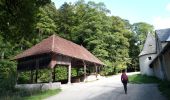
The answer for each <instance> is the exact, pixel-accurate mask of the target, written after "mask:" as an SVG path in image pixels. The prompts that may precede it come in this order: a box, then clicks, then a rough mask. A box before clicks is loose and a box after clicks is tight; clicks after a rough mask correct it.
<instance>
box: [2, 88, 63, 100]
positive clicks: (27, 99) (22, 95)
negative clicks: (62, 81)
mask: <svg viewBox="0 0 170 100" xmlns="http://www.w3.org/2000/svg"><path fill="white" fill-rule="evenodd" d="M60 91H61V89H55V90H45V91H40V90H39V91H28V90H15V91H13V92H12V91H9V92H4V93H2V94H1V96H0V100H42V99H45V98H47V97H50V96H52V95H55V94H58V93H59V92H60Z"/></svg>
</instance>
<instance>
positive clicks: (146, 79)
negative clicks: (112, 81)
mask: <svg viewBox="0 0 170 100" xmlns="http://www.w3.org/2000/svg"><path fill="white" fill-rule="evenodd" d="M128 77H129V82H130V83H136V84H143V83H159V82H161V80H159V79H157V78H156V77H152V76H146V75H141V74H135V75H129V76H128Z"/></svg>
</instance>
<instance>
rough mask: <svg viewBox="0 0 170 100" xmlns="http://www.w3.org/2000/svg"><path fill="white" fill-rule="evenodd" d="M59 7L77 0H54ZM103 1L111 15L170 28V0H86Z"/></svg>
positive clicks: (134, 21) (131, 21)
mask: <svg viewBox="0 0 170 100" xmlns="http://www.w3.org/2000/svg"><path fill="white" fill-rule="evenodd" d="M52 1H53V2H54V3H55V5H56V7H57V8H59V7H60V6H61V5H62V4H63V3H64V2H71V3H74V2H76V1H77V0H52ZM85 1H86V2H88V1H94V2H96V3H98V2H103V3H104V4H105V5H106V8H108V9H109V10H110V11H111V15H114V16H120V17H121V18H124V19H127V20H129V21H130V23H131V24H132V23H136V22H147V23H149V24H152V25H154V27H155V29H163V28H170V0H85Z"/></svg>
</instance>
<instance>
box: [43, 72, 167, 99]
mask: <svg viewBox="0 0 170 100" xmlns="http://www.w3.org/2000/svg"><path fill="white" fill-rule="evenodd" d="M131 74H134V73H131ZM45 100H166V98H165V97H164V96H162V95H161V93H160V92H159V90H158V88H157V84H128V92H127V94H125V93H124V90H123V85H122V83H121V82H120V74H119V75H114V76H111V77H107V78H101V79H100V80H98V81H93V82H88V83H74V84H70V85H62V92H60V93H59V94H57V95H54V96H52V97H49V98H47V99H45Z"/></svg>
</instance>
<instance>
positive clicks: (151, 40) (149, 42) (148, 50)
mask: <svg viewBox="0 0 170 100" xmlns="http://www.w3.org/2000/svg"><path fill="white" fill-rule="evenodd" d="M152 53H156V42H155V37H153V35H152V34H150V33H148V35H147V38H146V41H145V44H144V47H143V50H142V51H141V52H140V54H139V56H142V55H146V54H152Z"/></svg>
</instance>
